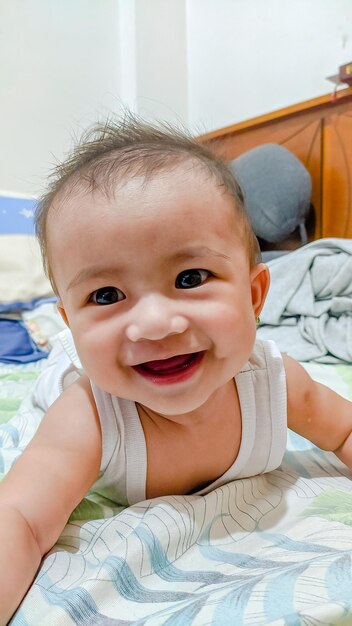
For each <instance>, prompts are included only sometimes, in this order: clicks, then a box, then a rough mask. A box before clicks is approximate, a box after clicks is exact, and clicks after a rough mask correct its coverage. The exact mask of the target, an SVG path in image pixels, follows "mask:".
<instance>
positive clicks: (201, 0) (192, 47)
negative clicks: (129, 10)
mask: <svg viewBox="0 0 352 626" xmlns="http://www.w3.org/2000/svg"><path fill="white" fill-rule="evenodd" d="M351 25H352V2H351V0H187V43H188V80H189V91H188V98H189V100H188V123H189V125H190V126H191V127H193V128H197V129H200V132H201V131H202V130H203V132H204V131H205V130H211V129H215V128H221V127H223V126H227V125H230V124H234V123H235V122H238V121H241V120H244V119H248V118H251V117H254V116H257V115H261V114H263V113H267V112H269V111H272V110H274V109H279V108H281V107H285V106H288V105H291V104H294V103H297V102H300V101H302V100H308V99H310V98H314V97H316V96H319V95H322V94H325V93H328V92H329V91H330V90H331V89H332V88H333V85H332V84H331V83H329V82H328V81H327V80H325V77H326V76H330V75H333V74H336V73H337V69H338V66H339V65H342V64H343V63H347V62H349V61H351V60H352V31H351Z"/></svg>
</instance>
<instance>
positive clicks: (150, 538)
mask: <svg viewBox="0 0 352 626" xmlns="http://www.w3.org/2000/svg"><path fill="white" fill-rule="evenodd" d="M135 533H136V534H137V535H138V537H139V538H140V540H141V542H142V543H143V545H146V546H147V550H148V552H149V558H150V561H151V566H152V573H155V574H157V575H158V576H159V577H160V578H162V579H163V580H166V581H168V582H185V583H201V586H204V585H217V584H219V583H228V582H230V581H231V580H232V578H233V577H232V576H227V575H225V574H221V572H216V571H212V572H211V571H206V570H181V569H179V568H177V567H175V566H174V565H173V564H172V563H171V561H169V559H168V558H167V555H166V553H165V552H164V550H163V548H162V546H161V544H160V542H159V540H158V539H157V537H156V536H155V535H154V534H153V533H152V532H151V530H150V529H149V528H148V527H147V526H145V527H144V528H142V527H139V528H136V530H135ZM236 578H237V577H236Z"/></svg>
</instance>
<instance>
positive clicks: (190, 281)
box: [175, 270, 211, 289]
mask: <svg viewBox="0 0 352 626" xmlns="http://www.w3.org/2000/svg"><path fill="white" fill-rule="evenodd" d="M209 276H211V273H210V272H208V270H184V271H183V272H180V274H179V275H178V276H177V278H176V281H175V287H176V288H177V289H193V288H194V287H199V285H201V284H202V283H204V281H206V280H207V278H209Z"/></svg>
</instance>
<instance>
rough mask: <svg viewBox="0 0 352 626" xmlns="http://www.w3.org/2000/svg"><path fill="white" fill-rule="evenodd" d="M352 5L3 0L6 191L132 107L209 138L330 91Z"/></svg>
mask: <svg viewBox="0 0 352 626" xmlns="http://www.w3.org/2000/svg"><path fill="white" fill-rule="evenodd" d="M351 24H352V0H0V72H1V74H0V76H1V78H0V80H1V97H0V189H2V190H4V189H5V190H9V191H14V192H23V193H33V194H37V193H38V192H40V191H41V190H42V187H43V184H44V180H45V177H46V174H47V173H48V171H49V169H50V167H51V166H52V164H53V163H54V162H55V160H56V159H62V157H63V156H64V154H65V152H66V151H67V150H68V148H69V147H70V146H71V145H72V136H73V135H79V134H80V131H81V129H82V128H84V127H85V126H87V125H88V124H89V123H90V122H91V121H92V120H95V119H97V118H99V117H100V118H101V117H104V116H105V115H106V114H108V113H111V112H114V111H119V110H120V108H121V106H128V107H129V108H131V109H132V110H134V111H136V112H137V113H140V114H142V115H143V116H144V117H147V118H149V119H150V118H152V119H160V118H161V119H163V120H167V121H171V122H172V121H176V122H177V121H183V122H185V123H186V124H187V125H188V126H190V128H192V129H193V131H194V132H197V131H198V132H205V131H207V130H212V129H214V128H219V127H223V126H226V125H229V124H233V123H235V122H236V121H240V120H243V119H247V118H250V117H253V116H256V115H260V114H263V113H267V112H269V111H271V110H273V109H278V108H281V107H283V106H288V105H290V104H293V103H296V102H299V101H301V100H305V99H309V98H313V97H315V96H318V95H321V94H324V93H327V92H328V91H329V90H330V89H331V88H332V85H331V84H330V83H328V82H327V81H326V80H325V77H326V76H328V75H331V74H335V73H336V71H337V68H338V66H339V65H340V64H342V63H345V62H349V61H351V60H352V33H351V28H350V27H351Z"/></svg>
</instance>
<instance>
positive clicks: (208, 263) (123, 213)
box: [36, 119, 268, 415]
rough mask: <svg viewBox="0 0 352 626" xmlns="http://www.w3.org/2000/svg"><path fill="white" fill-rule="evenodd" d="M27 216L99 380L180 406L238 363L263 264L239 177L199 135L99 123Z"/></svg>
mask: <svg viewBox="0 0 352 626" xmlns="http://www.w3.org/2000/svg"><path fill="white" fill-rule="evenodd" d="M36 219H37V222H36V224H37V233H38V236H39V240H40V243H41V247H42V251H43V258H44V263H45V265H46V268H47V272H48V275H49V276H50V278H51V280H52V283H53V286H54V289H55V291H56V293H57V294H58V296H59V302H58V308H59V310H60V312H61V315H62V317H63V319H64V320H65V321H66V323H67V324H68V325H69V327H70V329H71V331H72V335H73V338H74V341H75V345H76V348H77V351H78V354H79V356H80V359H81V362H82V365H83V368H84V370H85V372H86V373H87V375H88V376H89V378H90V379H91V380H92V381H93V382H95V384H96V385H98V386H99V387H100V388H102V389H104V390H105V391H108V392H109V393H112V394H113V395H116V396H121V397H124V398H128V399H131V400H134V401H136V402H139V403H141V404H143V405H144V406H148V407H149V408H151V409H153V410H155V411H158V412H162V413H163V414H169V415H172V414H176V413H178V414H184V413H187V412H189V411H192V410H194V409H196V408H197V407H200V406H203V404H204V402H205V401H206V400H207V399H208V398H209V397H210V396H212V395H213V394H214V393H215V392H216V391H217V390H219V389H221V388H222V387H223V386H224V385H225V384H227V383H229V382H230V379H231V378H232V377H233V376H234V375H235V374H236V372H238V371H240V369H241V368H242V367H243V365H244V364H245V363H246V361H247V360H248V358H249V355H250V354H251V351H252V348H253V343H254V339H255V319H256V316H257V315H258V314H259V312H260V309H261V307H262V304H263V302H264V298H265V294H266V291H267V288H268V272H267V269H266V267H265V266H264V265H263V264H261V263H258V261H259V258H258V257H259V249H258V244H257V241H256V238H255V236H254V234H253V232H252V229H251V226H250V224H249V221H248V218H247V216H246V213H245V211H244V208H243V204H242V198H241V192H240V189H239V188H238V186H237V184H236V182H235V180H234V178H233V176H232V174H231V173H230V171H229V170H228V169H227V167H226V165H225V164H224V163H223V162H222V161H221V160H219V159H218V158H217V157H215V156H214V155H213V154H212V153H211V152H209V151H208V150H207V149H206V148H205V147H203V146H202V145H201V144H199V143H197V142H196V141H194V140H192V139H190V138H189V137H187V136H185V135H184V134H182V133H180V132H178V131H174V130H171V129H168V128H158V127H152V126H149V125H146V124H144V123H140V122H139V121H136V120H135V119H128V120H127V121H124V122H122V123H121V124H118V125H112V124H109V125H106V127H104V128H101V129H100V130H99V129H98V130H97V131H95V132H94V133H93V134H91V135H90V136H89V137H88V140H87V141H85V142H84V143H82V144H81V145H80V146H78V148H77V149H76V151H75V152H74V154H73V156H72V158H71V159H69V160H68V161H67V162H66V163H65V164H64V165H63V166H62V167H61V168H60V170H59V172H58V176H57V178H56V179H55V181H54V182H53V184H52V187H51V189H50V190H49V192H48V194H47V195H46V196H45V197H44V198H43V200H42V202H41V204H40V205H39V209H38V213H37V218H36ZM182 391H184V392H185V393H181V392H182Z"/></svg>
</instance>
